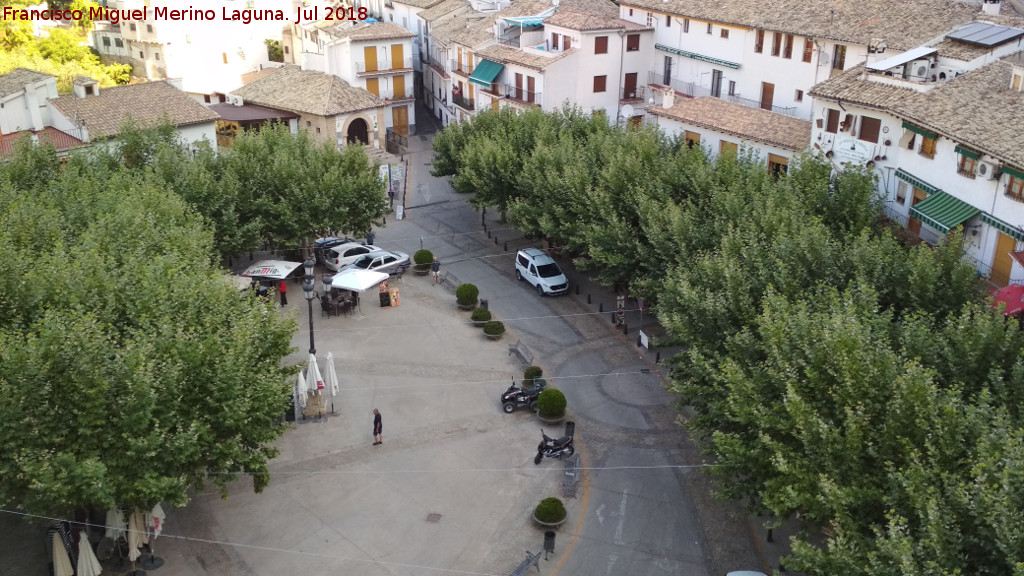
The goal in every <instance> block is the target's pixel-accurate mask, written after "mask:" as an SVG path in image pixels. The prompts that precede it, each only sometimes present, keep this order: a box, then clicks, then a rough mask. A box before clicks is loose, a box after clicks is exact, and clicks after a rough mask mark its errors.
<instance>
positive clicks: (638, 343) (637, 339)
mask: <svg viewBox="0 0 1024 576" xmlns="http://www.w3.org/2000/svg"><path fill="white" fill-rule="evenodd" d="M636 345H637V347H640V346H643V344H641V343H640V335H639V334H637V335H636Z"/></svg>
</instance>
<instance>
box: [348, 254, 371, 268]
mask: <svg viewBox="0 0 1024 576" xmlns="http://www.w3.org/2000/svg"><path fill="white" fill-rule="evenodd" d="M372 263H373V258H370V257H369V256H363V257H362V258H360V259H359V260H356V261H355V262H353V263H352V266H354V267H356V268H362V269H363V270H366V269H367V268H369V267H370V264H372Z"/></svg>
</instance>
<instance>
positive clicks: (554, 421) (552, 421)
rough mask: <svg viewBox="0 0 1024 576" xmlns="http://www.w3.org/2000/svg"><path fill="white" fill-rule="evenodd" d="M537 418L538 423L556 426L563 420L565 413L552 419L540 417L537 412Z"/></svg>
mask: <svg viewBox="0 0 1024 576" xmlns="http://www.w3.org/2000/svg"><path fill="white" fill-rule="evenodd" d="M537 418H540V421H541V422H543V423H545V424H558V423H559V422H561V421H562V420H565V412H563V413H562V415H561V416H553V417H552V416H541V415H540V413H539V412H538V413H537Z"/></svg>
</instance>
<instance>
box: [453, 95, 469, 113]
mask: <svg viewBox="0 0 1024 576" xmlns="http://www.w3.org/2000/svg"><path fill="white" fill-rule="evenodd" d="M452 102H453V103H454V104H455V105H456V106H458V107H459V108H462V109H463V110H469V111H470V112H472V111H473V110H474V102H473V101H472V100H470V99H469V98H464V97H462V96H458V95H456V94H452Z"/></svg>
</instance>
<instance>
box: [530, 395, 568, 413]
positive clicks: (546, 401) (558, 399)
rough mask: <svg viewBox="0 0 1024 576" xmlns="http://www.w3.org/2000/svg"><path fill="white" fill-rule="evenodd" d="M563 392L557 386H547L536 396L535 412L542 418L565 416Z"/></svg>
mask: <svg viewBox="0 0 1024 576" xmlns="http://www.w3.org/2000/svg"><path fill="white" fill-rule="evenodd" d="M565 404H566V402H565V394H562V391H561V390H558V389H557V388H548V389H547V390H545V391H543V392H541V393H540V396H537V412H538V414H540V415H541V417H543V418H561V417H562V416H565Z"/></svg>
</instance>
